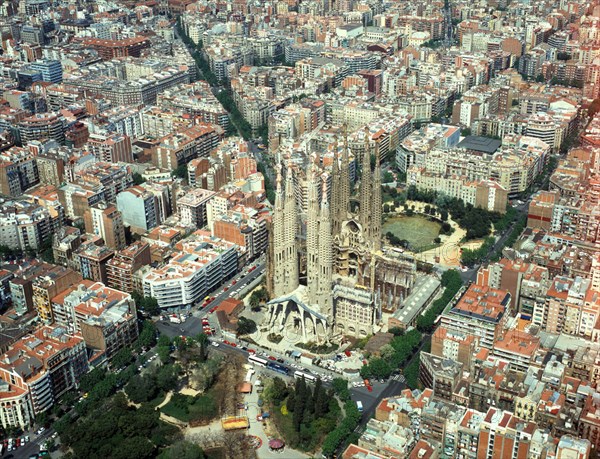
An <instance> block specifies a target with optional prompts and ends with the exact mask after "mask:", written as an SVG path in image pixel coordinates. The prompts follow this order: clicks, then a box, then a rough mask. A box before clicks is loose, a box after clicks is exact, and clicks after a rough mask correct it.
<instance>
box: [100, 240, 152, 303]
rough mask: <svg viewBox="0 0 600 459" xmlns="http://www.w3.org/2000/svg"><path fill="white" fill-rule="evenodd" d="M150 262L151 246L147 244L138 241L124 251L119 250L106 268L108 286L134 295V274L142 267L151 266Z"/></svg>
mask: <svg viewBox="0 0 600 459" xmlns="http://www.w3.org/2000/svg"><path fill="white" fill-rule="evenodd" d="M150 262H151V257H150V244H148V243H147V242H141V241H137V242H134V243H133V244H131V245H129V246H127V247H125V248H124V249H123V250H119V251H118V252H117V253H115V256H114V257H113V258H111V259H110V260H109V261H108V263H107V266H106V271H107V276H108V286H109V287H112V288H115V289H117V290H121V291H122V292H127V293H132V292H133V290H134V287H133V274H134V273H135V272H136V271H137V270H138V269H140V268H141V267H142V266H147V265H149V264H150Z"/></svg>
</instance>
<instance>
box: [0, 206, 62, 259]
mask: <svg viewBox="0 0 600 459" xmlns="http://www.w3.org/2000/svg"><path fill="white" fill-rule="evenodd" d="M57 224H58V225H60V224H62V219H61V218H55V217H54V216H53V215H52V214H51V213H50V211H49V210H48V209H46V208H45V207H42V206H40V205H39V204H34V203H31V202H29V201H25V200H15V201H7V202H4V203H3V204H1V205H0V244H1V245H5V246H7V247H10V248H12V249H19V250H37V249H39V248H40V247H42V245H43V244H44V243H45V242H48V241H50V239H51V237H52V233H53V231H54V229H55V227H56V225H57Z"/></svg>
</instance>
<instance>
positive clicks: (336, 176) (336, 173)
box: [331, 135, 340, 234]
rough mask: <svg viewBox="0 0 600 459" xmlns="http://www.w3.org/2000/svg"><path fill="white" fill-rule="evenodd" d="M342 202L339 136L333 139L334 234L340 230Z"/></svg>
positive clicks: (332, 205) (332, 209)
mask: <svg viewBox="0 0 600 459" xmlns="http://www.w3.org/2000/svg"><path fill="white" fill-rule="evenodd" d="M339 202H340V164H339V158H338V138H337V135H336V136H335V137H334V139H333V163H332V165H331V203H332V204H331V224H332V228H333V232H334V234H337V233H338V232H339V230H340V228H339V225H338V214H339V212H338V207H339Z"/></svg>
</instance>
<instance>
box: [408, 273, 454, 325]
mask: <svg viewBox="0 0 600 459" xmlns="http://www.w3.org/2000/svg"><path fill="white" fill-rule="evenodd" d="M441 284H442V288H443V289H444V292H443V293H442V296H441V297H439V298H438V299H437V300H435V301H434V302H433V303H432V305H431V306H430V307H429V308H428V309H427V311H426V312H425V313H424V314H421V315H420V316H419V317H418V318H417V330H419V331H421V332H423V333H431V332H432V331H433V328H434V324H435V320H436V319H437V318H438V316H439V315H440V314H441V313H442V312H443V311H444V309H445V308H446V306H448V303H449V302H450V301H451V300H452V298H454V296H455V295H456V294H457V293H458V291H459V290H460V288H461V287H462V285H463V283H462V279H461V277H460V273H459V272H458V271H456V270H455V269H450V270H448V271H446V272H444V274H442V279H441Z"/></svg>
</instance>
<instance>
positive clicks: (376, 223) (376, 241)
mask: <svg viewBox="0 0 600 459" xmlns="http://www.w3.org/2000/svg"><path fill="white" fill-rule="evenodd" d="M379 155H380V152H379V143H377V144H376V148H375V171H373V191H372V192H371V228H370V236H371V241H372V243H373V249H374V250H379V249H381V213H382V209H381V206H382V202H381V160H380V157H379Z"/></svg>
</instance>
